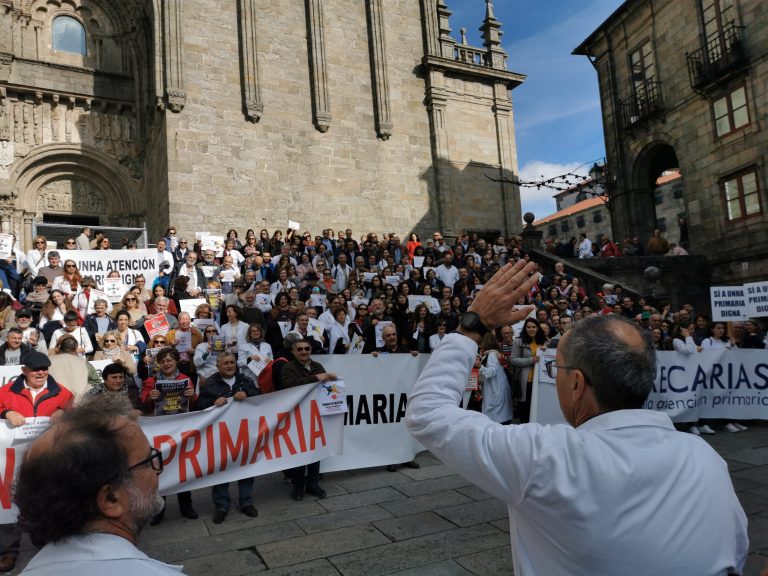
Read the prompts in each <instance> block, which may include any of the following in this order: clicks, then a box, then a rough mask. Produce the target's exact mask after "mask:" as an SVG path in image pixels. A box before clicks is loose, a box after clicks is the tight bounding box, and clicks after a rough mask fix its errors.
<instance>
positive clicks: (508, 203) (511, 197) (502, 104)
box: [492, 82, 520, 236]
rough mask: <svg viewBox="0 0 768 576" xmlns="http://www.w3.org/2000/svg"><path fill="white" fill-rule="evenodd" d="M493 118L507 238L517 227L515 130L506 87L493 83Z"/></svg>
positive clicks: (517, 201) (517, 195)
mask: <svg viewBox="0 0 768 576" xmlns="http://www.w3.org/2000/svg"><path fill="white" fill-rule="evenodd" d="M493 92H494V98H493V108H492V110H493V118H494V121H495V122H496V141H497V142H498V147H499V171H500V175H499V176H500V178H499V186H500V192H501V207H502V210H503V212H504V234H505V235H507V236H508V235H509V234H511V233H515V232H517V231H518V229H519V227H520V195H519V193H518V190H517V186H516V185H515V184H513V182H514V181H515V180H516V179H517V176H518V167H517V157H516V153H515V127H514V119H513V116H512V101H511V100H510V99H509V95H508V92H507V87H506V85H505V84H503V83H500V82H499V83H497V84H496V85H495V86H494V88H493Z"/></svg>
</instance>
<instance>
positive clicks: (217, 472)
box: [0, 384, 344, 524]
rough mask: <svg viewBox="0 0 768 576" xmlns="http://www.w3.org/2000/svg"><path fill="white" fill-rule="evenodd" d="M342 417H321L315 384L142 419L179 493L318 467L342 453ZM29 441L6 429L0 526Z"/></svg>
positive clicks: (165, 478) (9, 511) (164, 481)
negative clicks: (188, 411) (331, 457)
mask: <svg viewBox="0 0 768 576" xmlns="http://www.w3.org/2000/svg"><path fill="white" fill-rule="evenodd" d="M343 421H344V416H343V415H342V414H337V415H333V416H321V415H320V409H319V407H318V404H317V384H307V385H305V386H298V387H296V388H290V389H288V390H282V391H280V392H275V393H272V394H264V395H262V396H256V397H254V398H247V399H246V400H243V401H242V402H235V401H234V400H230V401H229V402H228V403H227V404H226V405H225V406H223V407H213V408H209V409H208V410H205V411H203V412H191V413H188V414H179V415H174V416H158V417H154V418H141V419H140V420H139V424H140V425H141V428H142V429H143V430H144V433H145V434H146V435H147V438H148V439H149V442H150V444H151V445H152V446H154V447H155V448H157V449H158V450H160V451H161V452H162V453H163V464H164V467H165V468H164V470H163V473H162V474H161V475H160V493H161V494H163V495H166V494H174V493H176V492H181V491H184V490H196V489H198V488H205V487H206V486H213V485H214V484H221V483H224V482H231V481H234V480H239V479H241V478H250V477H252V476H259V475H262V474H269V473H271V472H277V471H279V470H284V469H286V468H294V467H296V466H301V465H304V464H310V463H312V462H317V461H318V460H320V459H323V458H327V457H329V456H332V455H334V454H339V453H341V450H342V439H343V436H342V434H343ZM30 445H31V442H30V441H29V440H24V439H21V438H17V434H16V432H15V431H14V430H13V429H12V428H10V427H8V426H7V423H6V424H5V425H0V454H2V458H1V459H0V524H8V523H10V522H14V521H15V520H16V514H17V510H16V509H15V507H12V506H11V496H10V494H11V487H12V486H13V480H14V477H15V474H16V471H17V468H18V465H19V464H20V463H21V461H22V459H23V456H24V453H25V452H26V451H27V449H28V448H29V446H30Z"/></svg>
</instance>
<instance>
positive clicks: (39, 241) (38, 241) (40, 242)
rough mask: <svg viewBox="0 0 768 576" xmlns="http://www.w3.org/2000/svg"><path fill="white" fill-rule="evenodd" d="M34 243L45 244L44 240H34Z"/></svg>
mask: <svg viewBox="0 0 768 576" xmlns="http://www.w3.org/2000/svg"><path fill="white" fill-rule="evenodd" d="M35 244H45V241H44V240H35Z"/></svg>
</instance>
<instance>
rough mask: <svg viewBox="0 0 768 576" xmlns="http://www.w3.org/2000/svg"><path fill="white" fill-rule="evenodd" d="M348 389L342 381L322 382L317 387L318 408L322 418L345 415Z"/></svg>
mask: <svg viewBox="0 0 768 576" xmlns="http://www.w3.org/2000/svg"><path fill="white" fill-rule="evenodd" d="M346 389H347V387H346V386H345V385H344V382H343V381H341V380H332V381H330V382H320V383H319V384H318V385H317V406H318V407H319V408H320V415H321V416H330V415H332V414H344V413H345V412H346V411H347V393H346Z"/></svg>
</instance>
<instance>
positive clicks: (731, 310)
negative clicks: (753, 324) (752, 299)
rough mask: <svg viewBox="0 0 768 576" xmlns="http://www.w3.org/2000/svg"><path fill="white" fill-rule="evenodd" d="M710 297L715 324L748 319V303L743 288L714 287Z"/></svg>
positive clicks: (710, 290) (710, 291)
mask: <svg viewBox="0 0 768 576" xmlns="http://www.w3.org/2000/svg"><path fill="white" fill-rule="evenodd" d="M709 295H710V300H711V301H712V321H713V322H727V321H728V320H746V319H747V315H746V308H747V301H746V298H745V297H744V287H743V286H712V287H711V288H710V289H709Z"/></svg>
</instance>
